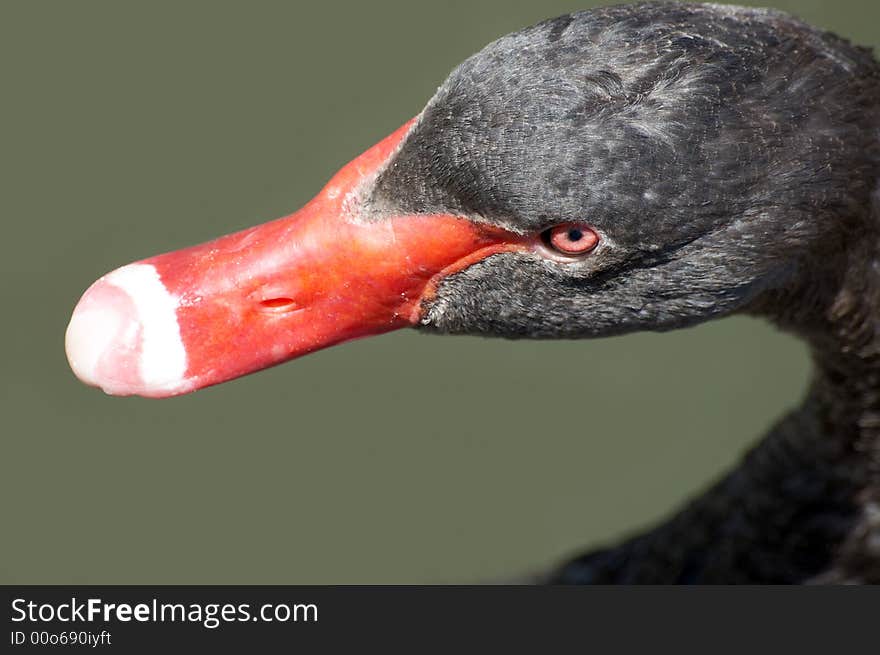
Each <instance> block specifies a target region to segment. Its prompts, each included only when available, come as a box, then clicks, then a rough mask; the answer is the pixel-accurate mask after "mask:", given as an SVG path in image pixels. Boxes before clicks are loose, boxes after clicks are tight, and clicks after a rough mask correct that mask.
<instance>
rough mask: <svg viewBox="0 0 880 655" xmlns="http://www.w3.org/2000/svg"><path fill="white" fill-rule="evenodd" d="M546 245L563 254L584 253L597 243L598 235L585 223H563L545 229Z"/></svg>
mask: <svg viewBox="0 0 880 655" xmlns="http://www.w3.org/2000/svg"><path fill="white" fill-rule="evenodd" d="M543 236H544V240H545V242H546V243H547V245H548V246H550V247H551V248H553V250H555V251H556V252H560V253H562V254H563V255H586V254H587V253H588V252H591V251H592V250H594V249H595V248H596V246H598V245H599V235H598V234H597V233H596V231H595V230H594V229H593V228H591V227H590V226H589V225H587V224H585V223H563V224H562V225H556V226H555V227H551V228H550V229H549V230H547V231H545V232H544V234H543Z"/></svg>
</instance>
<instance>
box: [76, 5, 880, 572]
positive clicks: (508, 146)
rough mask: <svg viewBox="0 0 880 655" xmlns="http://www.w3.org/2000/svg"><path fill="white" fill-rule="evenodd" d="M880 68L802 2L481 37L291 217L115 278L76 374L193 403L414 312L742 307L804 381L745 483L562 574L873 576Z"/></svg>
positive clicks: (710, 314) (81, 314)
mask: <svg viewBox="0 0 880 655" xmlns="http://www.w3.org/2000/svg"><path fill="white" fill-rule="evenodd" d="M878 183H880V65H878V62H877V61H876V60H875V59H874V57H873V56H872V54H871V53H870V51H869V50H867V49H864V48H859V47H855V46H853V45H851V44H849V43H848V42H847V41H845V40H843V39H841V38H838V37H836V36H834V35H833V34H829V33H826V32H822V31H819V30H816V29H814V28H812V27H810V26H808V25H806V24H804V23H802V22H800V21H798V20H796V19H794V18H792V17H790V16H788V15H786V14H783V13H780V12H776V11H770V10H761V9H745V8H738V7H731V6H721V5H699V4H670V3H650V2H649V3H643V4H636V5H628V6H616V7H613V8H607V9H601V10H596V11H587V12H582V13H575V14H571V15H567V16H561V17H559V18H556V19H553V20H549V21H546V22H543V23H540V24H538V25H535V26H534V27H531V28H528V29H524V30H522V31H520V32H517V33H514V34H511V35H509V36H506V37H504V38H502V39H499V40H498V41H496V42H494V43H492V44H490V45H489V46H487V47H486V48H485V49H484V50H482V51H481V52H480V53H478V54H476V55H475V56H473V57H471V58H470V59H468V60H466V61H465V62H464V63H463V64H461V65H460V66H459V67H458V68H457V69H456V70H455V71H454V72H453V73H452V74H451V75H450V76H449V78H448V79H447V80H446V81H445V82H444V84H443V85H442V86H441V87H440V89H439V90H438V92H437V93H436V95H435V96H434V97H433V98H432V99H431V100H430V102H429V103H428V105H427V106H426V107H425V109H424V110H423V111H422V112H421V113H420V114H419V115H418V116H417V117H416V118H415V119H413V120H412V121H410V122H409V123H407V124H406V125H404V126H403V127H401V128H400V129H399V130H398V131H396V132H395V133H394V134H392V135H391V136H389V137H388V138H386V139H385V140H384V141H382V142H380V143H379V144H378V145H376V146H374V147H373V148H371V149H370V150H368V151H367V152H366V153H364V154H363V155H361V156H360V157H358V158H357V159H355V160H354V161H353V162H351V163H350V164H348V165H347V166H346V167H345V168H343V169H342V170H341V171H340V172H339V173H338V174H337V175H336V176H335V177H334V178H333V179H332V180H331V181H330V182H329V183H328V185H327V186H326V187H325V188H324V190H323V191H322V192H321V193H320V194H319V195H318V196H317V197H316V198H315V199H314V200H312V201H311V202H310V203H309V204H307V205H306V206H305V207H304V208H303V209H301V210H300V211H298V212H296V213H295V214H293V215H291V216H289V217H286V218H283V219H279V220H277V221H273V222H270V223H267V224H265V225H262V226H258V227H255V228H252V229H249V230H245V231H243V232H240V233H238V234H234V235H230V236H227V237H223V238H220V239H218V240H216V241H213V242H210V243H207V244H203V245H201V246H195V247H193V248H188V249H185V250H181V251H177V252H173V253H168V254H165V255H159V256H157V257H153V258H150V259H147V260H144V261H142V262H137V263H135V264H130V265H128V266H124V267H122V268H120V269H117V270H116V271H113V272H112V273H109V274H108V275H106V276H104V277H103V278H101V279H100V280H99V281H98V282H96V283H95V284H94V285H92V287H90V288H89V290H88V291H87V292H86V293H85V294H84V296H83V298H82V299H81V300H80V302H79V304H78V305H77V308H76V309H75V311H74V314H73V317H72V319H71V322H70V325H69V327H68V330H67V339H66V346H67V353H68V358H69V360H70V364H71V366H72V368H73V370H74V371H75V373H76V374H77V376H79V377H80V378H81V379H82V380H83V381H85V382H87V383H89V384H93V385H96V386H100V387H102V388H103V389H104V390H105V391H107V392H108V393H112V394H139V395H144V396H153V397H162V396H170V395H175V394H179V393H185V392H189V391H192V390H195V389H198V388H201V387H204V386H207V385H211V384H216V383H219V382H222V381H224V380H228V379H230V378H232V377H235V376H239V375H244V374H246V373H249V372H252V371H255V370H258V369H261V368H265V367H267V366H270V365H273V364H277V363H280V362H282V361H286V360H288V359H291V358H293V357H296V356H299V355H302V354H305V353H307V352H310V351H313V350H315V349H318V348H322V347H325V346H328V345H332V344H334V343H338V342H340V341H344V340H347V339H352V338H355V337H359V336H364V335H368V334H376V333H380V332H384V331H387V330H391V329H394V328H398V327H405V326H415V327H418V328H421V329H423V330H430V331H435V332H443V333H468V334H482V335H496V336H503V337H510V338H520V337H531V338H559V337H598V336H604V335H612V334H620V333H624V332H629V331H634V330H670V329H674V328H679V327H683V326H689V325H693V324H695V323H699V322H701V321H706V320H709V319H712V318H716V317H720V316H726V315H730V314H733V313H737V312H744V313H749V314H753V315H757V316H762V317H766V318H767V319H769V320H770V321H773V322H774V323H776V324H777V325H778V326H780V327H781V328H782V329H784V330H787V331H790V332H792V333H794V334H796V335H798V336H799V337H801V338H803V339H805V340H806V341H807V342H808V343H809V345H810V347H811V350H812V353H813V358H814V361H815V379H814V380H813V383H812V385H811V388H810V391H809V393H808V395H807V398H806V400H805V401H804V403H803V405H802V406H801V407H800V408H799V409H797V410H796V411H794V412H792V413H791V414H789V415H788V416H786V417H784V418H783V419H782V420H781V421H780V422H779V423H778V424H777V425H776V426H775V427H774V428H773V429H772V430H771V431H770V433H769V434H768V435H767V436H766V438H765V439H764V440H763V441H762V442H761V443H760V444H759V445H758V446H757V447H756V448H755V449H754V450H753V451H752V452H750V453H749V454H748V455H747V456H746V457H745V459H744V461H743V462H742V463H741V464H740V465H739V466H738V467H737V468H736V469H735V470H734V471H733V472H731V473H730V474H729V475H727V476H726V477H725V478H724V479H722V480H721V481H720V482H718V483H717V484H715V485H714V486H713V487H712V488H711V489H710V490H709V491H708V492H707V493H705V494H704V495H702V496H701V497H699V498H697V499H695V500H694V501H692V502H691V503H690V504H689V505H688V506H686V507H685V508H684V509H683V510H681V511H680V512H678V513H677V514H676V515H675V516H673V517H672V518H671V519H670V520H668V521H667V522H666V523H664V524H662V525H660V526H659V527H657V528H656V529H654V530H651V531H649V532H647V533H645V534H642V535H639V536H637V537H635V538H633V539H630V540H629V541H626V542H625V543H623V544H621V545H618V546H616V547H613V548H609V549H607V550H602V551H599V552H593V553H589V554H587V555H585V556H583V557H580V558H578V559H575V560H574V561H571V562H569V563H567V564H565V565H564V566H562V567H560V568H559V569H557V570H555V571H554V572H552V573H551V574H549V575H547V576H545V577H543V578H542V580H543V581H547V582H554V583H804V582H826V583H842V582H853V583H869V582H874V583H876V582H880V333H878V328H880V322H878V321H880V260H878V231H880V184H878Z"/></svg>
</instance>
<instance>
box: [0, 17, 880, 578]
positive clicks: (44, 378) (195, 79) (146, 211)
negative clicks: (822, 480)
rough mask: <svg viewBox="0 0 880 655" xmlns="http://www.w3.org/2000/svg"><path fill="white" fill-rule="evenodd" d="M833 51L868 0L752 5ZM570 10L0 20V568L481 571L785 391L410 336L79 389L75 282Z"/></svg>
mask: <svg viewBox="0 0 880 655" xmlns="http://www.w3.org/2000/svg"><path fill="white" fill-rule="evenodd" d="M774 4H775V6H777V7H780V8H784V9H789V10H794V11H797V13H799V14H800V15H801V16H803V17H804V18H806V19H807V20H809V21H811V22H813V23H816V24H818V25H821V26H823V27H827V28H830V29H833V30H835V31H838V32H840V33H842V34H844V35H846V36H849V37H851V38H853V39H854V40H856V41H858V42H861V43H864V44H869V45H870V44H875V45H876V44H877V43H878V42H880V41H878V39H880V32H878V30H877V25H878V24H880V8H878V7H880V5H878V4H877V3H868V2H865V3H861V2H858V3H857V2H848V3H847V2H842V1H841V0H837V1H829V2H820V1H813V2H776V3H774ZM588 6H591V3H589V2H584V1H582V0H581V1H571V2H569V1H563V0H554V1H548V0H543V1H540V2H538V1H535V2H506V1H501V0H499V1H492V2H488V1H487V2H473V1H472V0H471V1H468V2H351V3H347V2H341V1H338V2H314V3H308V4H306V3H299V2H287V3H256V2H239V3H235V4H220V3H216V2H211V3H207V2H206V3H201V4H197V3H192V2H184V3H178V2H175V3H138V4H135V3H116V2H103V3H98V2H75V3H73V2H54V3H47V2H30V3H25V2H21V3H12V2H9V3H3V5H2V8H0V62H2V63H0V67H2V76H0V84H2V91H0V116H2V121H0V125H2V128H0V129H2V133H0V138H2V140H0V152H2V154H0V167H2V170H0V175H2V177H0V179H2V193H0V220H2V225H3V230H2V244H3V257H2V258H0V271H2V275H0V294H2V321H0V344H2V346H0V347H2V371H3V373H2V378H0V385H2V386H0V394H2V395H0V412H2V414H0V417H2V418H0V421H2V422H0V430H2V435H0V582H3V583H346V582H348V583H393V582H396V583H406V582H464V581H482V580H493V579H498V578H503V577H504V576H508V575H515V574H519V573H523V572H527V571H532V570H536V569H540V568H542V567H545V566H546V565H548V564H549V563H551V562H553V561H557V560H559V558H561V557H564V556H566V555H569V554H571V553H573V552H574V551H577V550H580V549H581V548H583V547H585V546H588V545H596V544H600V543H603V542H606V541H608V540H613V539H617V538H619V537H621V536H622V535H625V534H627V533H628V532H630V531H632V530H634V529H636V528H638V527H640V526H645V525H648V524H650V523H651V522H652V521H656V520H658V519H659V518H661V517H663V516H664V515H665V514H667V513H668V512H669V511H670V510H671V509H672V508H673V507H674V506H675V505H676V504H677V503H680V502H681V501H682V500H684V499H685V498H686V497H688V496H689V495H692V494H693V493H695V492H697V491H698V490H699V489H700V488H701V487H703V486H704V485H705V484H707V483H708V482H709V481H710V480H712V479H713V478H714V477H716V476H717V475H719V474H720V473H721V472H722V471H723V470H724V469H726V468H728V467H730V466H731V465H732V463H733V462H734V461H735V460H736V459H737V458H738V457H739V456H740V455H741V454H742V452H743V450H744V449H745V448H747V447H748V446H749V444H751V443H753V442H754V440H755V439H756V438H757V437H758V436H759V435H760V434H761V433H762V432H763V431H764V430H765V429H766V428H767V426H768V424H769V423H770V422H771V421H772V420H773V418H774V417H776V416H778V415H780V414H781V413H782V412H783V411H784V410H785V409H786V408H787V407H790V406H792V405H793V404H795V403H797V401H798V398H799V397H800V396H801V394H802V393H803V389H804V386H805V384H806V381H807V378H808V375H809V363H808V359H807V355H806V352H805V350H804V348H803V346H801V345H800V344H799V343H797V342H796V341H794V340H793V339H792V338H790V337H788V336H785V335H782V334H779V333H777V332H775V331H774V330H772V329H771V328H770V327H768V326H766V325H764V324H762V323H759V322H757V321H754V320H750V319H745V318H734V319H729V320H725V321H721V322H717V323H713V324H709V325H705V326H702V327H700V328H697V329H692V330H687V331H682V332H678V333H673V334H666V335H655V334H642V335H633V336H628V337H624V338H615V339H607V340H601V341H589V342H588V341H582V342H548V343H529V342H505V341H501V340H488V339H477V338H464V337H455V338H453V337H436V336H425V335H420V334H417V333H415V332H412V331H405V332H399V333H395V334H390V335H386V336H383V337H379V338H374V339H371V340H364V341H359V342H356V343H350V344H347V345H343V346H339V347H336V348H332V349H330V350H326V351H323V352H320V353H317V354H315V355H311V356H309V357H306V358H304V359H301V360H298V361H296V362H293V363H290V364H287V365H285V366H281V367H278V368H275V369H272V370H269V371H265V372H262V373H259V374H257V375H253V376H250V377H247V378H244V379H240V380H236V381H233V382H230V383H228V384H225V385H221V386H219V387H214V388H211V389H208V390H205V391H202V392H199V393H197V394H194V395H191V396H186V397H181V398H176V399H172V400H165V401H149V400H143V399H133V398H123V399H120V398H111V397H108V396H105V395H104V394H102V393H101V392H99V391H97V390H95V389H90V388H87V387H85V386H83V385H81V384H79V383H78V382H77V381H76V380H75V379H74V378H73V376H72V374H71V373H70V372H69V370H68V368H67V363H66V360H65V357H64V350H63V335H64V328H65V326H66V324H67V320H68V317H69V313H70V310H71V309H72V308H73V306H74V304H75V303H76V301H77V299H78V298H79V295H80V294H81V293H82V291H83V290H84V289H85V288H86V287H87V286H88V285H89V284H90V283H91V282H92V281H93V280H94V279H96V278H97V277H99V276H100V275H101V274H103V273H105V272H106V271H108V270H110V269H112V268H115V267H117V266H119V265H122V264H125V263H127V262H129V261H132V260H136V259H140V258H143V257H146V256H149V255H151V254H155V253H157V252H161V251H166V250H169V249H174V248H177V247H181V246H185V245H189V244H192V243H196V242H199V241H204V240H206V239H208V238H211V237H214V236H217V235H219V234H222V233H226V232H230V231H233V230H237V229H240V228H243V227H245V226H248V225H251V224H254V223H257V222H262V221H264V220H268V219H270V218H274V217H276V216H280V215H282V214H285V213H287V212H289V211H291V210H293V209H295V208H297V207H298V206H300V205H301V204H302V203H304V202H305V201H306V200H308V199H309V197H311V195H313V194H314V193H315V192H317V190H318V189H319V188H320V186H321V185H322V184H323V183H324V182H325V181H326V180H327V179H328V177H329V176H330V175H331V174H332V173H333V172H334V171H335V170H336V169H337V168H338V167H339V166H341V165H342V164H343V163H345V162H346V161H348V160H349V159H351V158H352V157H353V156H355V155H357V154H358V153H360V152H361V151H363V150H364V149H366V148H367V147H368V146H370V145H371V144H372V143H374V142H375V141H377V140H378V139H380V138H381V137H383V136H384V135H385V134H387V133H389V132H390V131H392V130H393V129H394V128H396V127H397V126H398V125H400V124H401V123H403V122H404V121H405V120H407V119H408V118H409V117H411V116H413V115H414V114H416V113H417V112H418V111H419V110H420V109H421V107H422V106H423V104H424V103H425V101H426V100H427V99H428V98H429V97H430V96H431V94H432V93H433V91H434V89H435V88H436V87H437V86H438V85H439V84H440V82H442V80H443V79H444V77H445V76H446V75H447V73H448V72H449V71H450V70H451V69H452V68H453V67H454V66H455V65H456V64H457V63H458V62H459V61H460V60H462V59H463V58H464V57H466V56H467V55H469V54H471V53H472V52H475V51H477V50H479V49H480V48H481V47H482V46H483V45H485V44H486V43H487V42H489V41H490V40H492V39H495V38H497V37H499V36H501V35H503V34H505V33H507V32H510V31H513V30H515V29H517V28H520V27H523V26H526V25H528V24H531V23H534V22H536V21H538V20H540V19H542V18H546V17H549V16H553V15H556V14H560V13H564V12H567V11H571V10H575V9H579V8H585V7H588Z"/></svg>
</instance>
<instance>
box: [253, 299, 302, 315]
mask: <svg viewBox="0 0 880 655" xmlns="http://www.w3.org/2000/svg"><path fill="white" fill-rule="evenodd" d="M260 307H261V308H263V309H265V310H266V311H269V312H290V311H293V310H294V309H297V304H296V301H295V300H294V299H293V298H286V297H281V298H267V299H266V300H261V301H260Z"/></svg>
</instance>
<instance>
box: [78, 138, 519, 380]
mask: <svg viewBox="0 0 880 655" xmlns="http://www.w3.org/2000/svg"><path fill="white" fill-rule="evenodd" d="M411 123H412V121H410V123H407V124H406V125H404V126H403V127H401V128H400V129H398V130H397V131H396V132H394V133H393V134H391V135H390V136H388V137H387V138H385V139H384V140H383V141H381V142H380V143H378V144H377V145H375V146H373V147H372V148H371V149H369V150H368V151H367V152H365V153H364V154H363V155H361V156H360V157H358V158H357V159H355V160H353V161H352V162H351V163H349V164H348V165H347V166H345V167H344V168H343V169H342V170H341V171H339V173H337V174H336V176H335V177H334V178H333V179H332V180H331V181H330V182H329V184H327V186H326V187H325V188H324V189H323V190H322V191H321V193H320V194H318V196H316V197H315V198H314V199H313V200H312V201H310V202H309V203H308V204H307V205H306V206H305V207H303V208H302V209H300V210H299V211H298V212H296V213H294V214H291V215H290V216H287V217H285V218H281V219H278V220H275V221H271V222H269V223H265V224H263V225H259V226H257V227H253V228H250V229H247V230H244V231H242V232H238V233H236V234H231V235H229V236H225V237H221V238H219V239H216V240H215V241H210V242H208V243H204V244H202V245H198V246H193V247H191V248H185V249H183V250H178V251H175V252H170V253H166V254H164V255H158V256H156V257H151V258H149V259H145V260H142V261H140V262H136V263H134V264H129V265H127V266H123V267H122V268H119V269H116V270H115V271H113V272H111V273H108V274H107V275H105V276H104V277H102V278H101V279H99V280H98V281H97V282H95V283H94V284H93V285H92V286H91V287H90V288H89V289H88V290H87V291H86V292H85V294H84V295H83V297H82V299H81V300H80V301H79V303H78V304H77V306H76V309H74V312H73V316H72V317H71V320H70V325H69V326H68V328H67V336H66V349H67V356H68V360H69V361H70V366H71V368H72V369H73V371H74V373H76V375H77V377H79V378H80V379H81V380H82V381H83V382H86V383H87V384H91V385H95V386H98V387H101V388H102V389H103V390H104V391H106V392H107V393H109V394H114V395H131V394H136V395H141V396H150V397H165V396H174V395H177V394H181V393H187V392H189V391H194V390H196V389H200V388H202V387H206V386H209V385H212V384H218V383H220V382H224V381H226V380H230V379H232V378H236V377H239V376H241V375H245V374H247V373H252V372H254V371H258V370H260V369H263V368H266V367H268V366H273V365H275V364H279V363H281V362H284V361H287V360H289V359H292V358H294V357H298V356H300V355H305V354H307V353H309V352H312V351H314V350H318V349H320V348H325V347H327V346H331V345H333V344H336V343H340V342H342V341H347V340H350V339H355V338H358V337H363V336H367V335H371V334H380V333H382V332H387V331H389V330H394V329H396V328H400V327H405V326H409V325H413V324H415V323H417V322H418V320H419V318H420V315H421V306H422V301H423V300H424V299H426V298H427V297H430V295H431V294H432V293H433V291H434V289H435V288H436V283H437V281H438V280H439V279H441V278H442V277H443V276H445V275H448V274H450V273H453V272H455V271H459V270H461V269H463V268H465V267H466V266H469V265H471V264H473V263H475V262H477V261H479V260H481V259H484V258H486V257H488V256H489V255H491V254H494V253H497V252H501V251H505V250H524V249H526V248H528V247H529V244H528V243H527V239H525V238H523V237H520V236H518V235H515V234H512V233H510V232H507V231H504V230H501V229H499V228H495V227H491V226H487V225H480V224H477V223H473V222H471V221H468V220H465V219H463V218H459V217H455V216H446V215H431V216H392V217H382V218H379V219H376V220H367V219H365V218H363V217H361V216H358V215H357V213H356V212H357V208H356V207H354V208H352V207H350V206H349V205H350V204H352V205H353V204H354V203H350V200H349V199H350V197H351V195H352V192H355V191H357V189H358V188H359V187H360V186H361V185H362V183H364V181H365V180H369V179H370V178H372V176H374V175H375V173H376V171H377V170H378V169H379V168H380V167H381V166H382V164H383V163H384V162H385V161H386V160H387V159H388V157H389V156H390V155H391V154H392V153H393V152H394V150H395V147H396V146H397V145H398V143H399V142H400V141H401V139H403V138H404V137H405V136H406V134H407V132H408V130H409V127H410V125H411Z"/></svg>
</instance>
